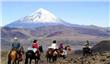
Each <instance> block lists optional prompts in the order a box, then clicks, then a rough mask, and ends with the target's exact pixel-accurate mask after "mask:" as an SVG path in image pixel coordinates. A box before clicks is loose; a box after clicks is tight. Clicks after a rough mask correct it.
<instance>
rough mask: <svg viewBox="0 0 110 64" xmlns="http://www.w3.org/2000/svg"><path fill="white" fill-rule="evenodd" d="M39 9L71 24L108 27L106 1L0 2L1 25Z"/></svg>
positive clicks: (107, 6)
mask: <svg viewBox="0 0 110 64" xmlns="http://www.w3.org/2000/svg"><path fill="white" fill-rule="evenodd" d="M39 8H44V9H47V10H49V11H50V12H52V13H53V14H54V15H55V16H57V17H59V18H61V19H63V20H65V21H67V22H69V23H73V24H80V25H97V26H102V27H108V25H109V13H108V12H109V3H108V2H107V1H91V2H89V1H61V2H58V1H55V2H52V1H50V2H49V1H47V2H43V1H35V2H26V1H5V2H2V10H1V11H2V25H6V24H9V23H11V22H13V21H15V20H17V19H19V18H21V17H24V16H26V15H29V14H31V13H32V12H34V11H35V10H37V9H39Z"/></svg>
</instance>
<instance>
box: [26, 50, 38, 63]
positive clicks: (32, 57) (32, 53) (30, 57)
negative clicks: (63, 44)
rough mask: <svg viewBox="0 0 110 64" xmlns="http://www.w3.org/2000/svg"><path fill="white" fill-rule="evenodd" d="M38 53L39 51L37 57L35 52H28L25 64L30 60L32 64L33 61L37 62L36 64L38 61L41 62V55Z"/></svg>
mask: <svg viewBox="0 0 110 64" xmlns="http://www.w3.org/2000/svg"><path fill="white" fill-rule="evenodd" d="M38 52H39V50H37V56H36V53H34V51H33V50H28V51H27V52H26V58H25V64H28V60H29V59H30V64H31V61H32V60H33V59H34V60H35V64H36V63H37V64H38V61H39V60H40V54H39V53H38Z"/></svg>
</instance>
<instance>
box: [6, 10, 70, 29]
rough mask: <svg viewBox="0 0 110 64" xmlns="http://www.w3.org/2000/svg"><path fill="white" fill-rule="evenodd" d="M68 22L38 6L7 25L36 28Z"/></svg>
mask: <svg viewBox="0 0 110 64" xmlns="http://www.w3.org/2000/svg"><path fill="white" fill-rule="evenodd" d="M68 24H69V23H67V22H65V21H63V20H62V19H60V18H57V17H56V16H55V15H54V14H52V13H51V12H49V11H48V10H46V9H43V8H40V9H38V10H36V11H34V12H33V13H32V14H30V15H28V16H25V17H23V18H20V19H18V20H17V21H15V22H13V23H10V24H8V25H7V26H8V27H14V28H36V27H41V26H50V25H68Z"/></svg>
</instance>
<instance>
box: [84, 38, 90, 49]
mask: <svg viewBox="0 0 110 64" xmlns="http://www.w3.org/2000/svg"><path fill="white" fill-rule="evenodd" d="M84 48H90V46H89V41H88V40H87V41H86V43H85V45H84Z"/></svg>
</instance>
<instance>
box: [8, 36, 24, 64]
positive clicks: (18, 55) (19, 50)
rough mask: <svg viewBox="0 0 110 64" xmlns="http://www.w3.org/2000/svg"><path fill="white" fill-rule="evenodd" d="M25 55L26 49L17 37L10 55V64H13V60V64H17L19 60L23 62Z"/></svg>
mask: <svg viewBox="0 0 110 64" xmlns="http://www.w3.org/2000/svg"><path fill="white" fill-rule="evenodd" d="M23 54H24V49H23V47H22V46H21V44H20V41H19V40H18V38H17V37H15V38H14V41H13V43H12V48H11V51H10V52H9V54H8V64H11V61H12V60H13V63H15V62H16V61H17V60H18V63H19V61H22V60H23V58H22V56H23Z"/></svg>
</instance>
